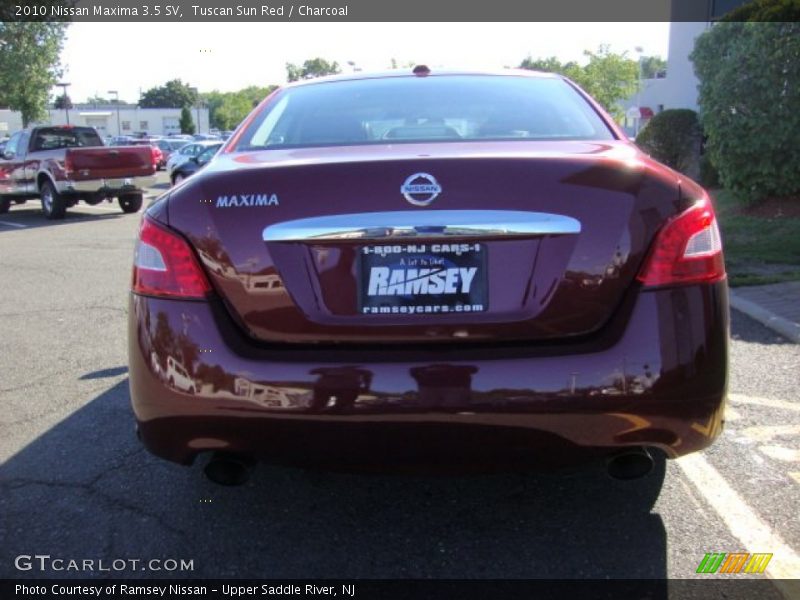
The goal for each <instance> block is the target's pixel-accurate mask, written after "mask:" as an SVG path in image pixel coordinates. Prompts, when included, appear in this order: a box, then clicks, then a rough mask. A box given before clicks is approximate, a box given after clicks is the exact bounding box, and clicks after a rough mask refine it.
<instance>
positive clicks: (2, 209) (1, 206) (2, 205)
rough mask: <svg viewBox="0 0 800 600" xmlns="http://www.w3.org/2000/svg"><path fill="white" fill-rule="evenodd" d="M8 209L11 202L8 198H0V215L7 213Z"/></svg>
mask: <svg viewBox="0 0 800 600" xmlns="http://www.w3.org/2000/svg"><path fill="white" fill-rule="evenodd" d="M9 208H11V200H9V199H8V198H0V215H2V214H3V213H7V212H8V209H9Z"/></svg>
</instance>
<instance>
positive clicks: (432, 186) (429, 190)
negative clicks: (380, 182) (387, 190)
mask: <svg viewBox="0 0 800 600" xmlns="http://www.w3.org/2000/svg"><path fill="white" fill-rule="evenodd" d="M400 193H402V194H403V197H404V198H405V199H406V200H408V201H409V202H410V203H411V204H413V205H414V206H428V205H429V204H430V203H431V202H433V201H434V200H435V199H436V196H438V195H439V194H441V193H442V186H440V185H439V183H438V182H437V181H436V179H435V178H434V177H433V175H429V174H428V173H414V174H413V175H411V176H410V177H409V178H408V179H406V180H405V181H404V182H403V185H401V186H400Z"/></svg>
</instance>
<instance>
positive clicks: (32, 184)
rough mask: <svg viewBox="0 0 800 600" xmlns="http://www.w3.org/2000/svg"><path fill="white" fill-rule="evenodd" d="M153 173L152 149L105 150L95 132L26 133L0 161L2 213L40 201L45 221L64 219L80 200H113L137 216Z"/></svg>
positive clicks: (39, 130) (53, 130)
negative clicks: (70, 208) (67, 212)
mask: <svg viewBox="0 0 800 600" xmlns="http://www.w3.org/2000/svg"><path fill="white" fill-rule="evenodd" d="M155 171H156V165H155V164H154V162H153V153H152V151H151V149H150V148H149V147H148V146H115V147H105V146H104V145H103V140H101V139H100V136H99V135H97V131H95V130H94V128H92V127H70V126H56V127H50V126H47V127H33V128H31V129H24V130H22V131H18V132H17V133H15V134H14V135H13V136H11V139H9V140H8V142H7V143H6V146H5V148H4V149H3V152H2V155H1V156H0V213H4V212H7V211H8V209H9V207H10V206H11V203H12V201H13V202H16V203H22V202H25V201H26V200H28V199H31V198H40V199H41V201H42V211H43V212H44V215H45V217H47V218H48V219H62V218H64V213H65V212H66V210H67V208H69V207H71V206H74V205H75V204H77V203H78V201H79V200H83V201H84V202H86V203H87V204H92V205H93V204H98V203H100V202H102V201H103V200H106V199H111V198H113V197H116V198H117V199H118V200H119V205H120V208H122V211H123V212H126V213H133V212H137V211H138V210H139V209H140V208H141V206H142V190H143V189H144V188H145V187H147V186H148V185H151V184H152V183H153V182H154V175H155Z"/></svg>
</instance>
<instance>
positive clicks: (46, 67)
mask: <svg viewBox="0 0 800 600" xmlns="http://www.w3.org/2000/svg"><path fill="white" fill-rule="evenodd" d="M66 28H67V24H66V23H45V22H24V23H14V22H0V105H4V106H8V107H9V108H10V109H12V110H18V111H20V112H21V113H22V123H23V125H24V126H25V127H27V126H28V124H29V123H30V122H31V121H35V120H37V119H41V118H43V117H44V116H45V115H46V114H47V100H48V98H49V95H50V90H51V89H52V88H53V86H54V85H55V83H56V82H57V81H58V77H60V75H61V68H60V63H59V54H60V53H61V47H62V46H63V43H64V34H65V32H66Z"/></svg>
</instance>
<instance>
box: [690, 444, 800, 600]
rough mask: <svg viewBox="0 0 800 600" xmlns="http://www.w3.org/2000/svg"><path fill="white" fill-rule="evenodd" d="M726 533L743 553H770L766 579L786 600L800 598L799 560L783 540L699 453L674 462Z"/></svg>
mask: <svg viewBox="0 0 800 600" xmlns="http://www.w3.org/2000/svg"><path fill="white" fill-rule="evenodd" d="M675 462H676V463H677V464H678V466H680V468H681V470H682V471H683V473H684V475H686V477H687V478H688V479H689V481H691V482H692V484H693V485H694V487H695V489H696V490H697V491H698V492H699V493H700V494H702V496H703V497H704V498H705V499H706V501H707V502H708V503H709V504H710V505H711V507H712V508H713V509H714V510H715V511H716V512H717V514H718V515H719V516H720V518H721V519H722V520H723V522H724V523H725V525H726V526H727V528H728V530H729V531H730V532H731V533H732V534H733V536H734V537H736V538H737V539H738V540H739V542H740V543H741V544H742V545H743V546H744V548H742V550H745V551H747V552H771V553H772V554H774V558H773V559H772V561H771V562H770V564H769V568H768V569H767V571H766V573H765V574H766V575H767V576H768V577H771V578H772V579H774V580H775V581H774V582H773V583H774V584H775V586H776V587H778V589H779V590H780V591H781V594H783V596H784V597H786V598H798V597H800V581H791V580H792V579H797V578H800V557H798V555H797V554H796V553H795V551H794V550H793V549H792V548H791V547H790V546H789V545H788V544H786V542H784V541H783V539H782V538H781V537H780V536H779V535H778V534H777V533H775V532H774V531H772V529H770V527H769V526H768V525H767V524H766V523H764V521H762V520H761V519H760V518H759V516H758V515H757V514H756V513H755V511H754V510H753V509H751V508H750V507H749V506H748V505H747V503H746V502H745V501H744V500H743V499H742V497H741V496H739V494H737V493H736V491H735V490H734V489H733V488H732V487H731V486H730V485H729V484H728V482H727V481H726V480H725V478H724V477H722V475H720V474H719V472H718V471H717V470H716V469H715V468H714V467H712V466H711V464H709V462H708V461H707V460H706V459H705V458H704V457H703V455H702V454H700V453H695V454H689V455H688V456H684V457H681V458H679V459H677V460H676V461H675Z"/></svg>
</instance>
